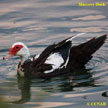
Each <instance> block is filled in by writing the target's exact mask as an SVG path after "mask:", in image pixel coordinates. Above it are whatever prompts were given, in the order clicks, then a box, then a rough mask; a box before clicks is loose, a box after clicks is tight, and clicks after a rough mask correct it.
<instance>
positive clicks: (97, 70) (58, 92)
mask: <svg viewBox="0 0 108 108" xmlns="http://www.w3.org/2000/svg"><path fill="white" fill-rule="evenodd" d="M79 1H81V0H77V1H74V0H0V96H2V97H3V98H4V99H5V101H6V102H11V103H12V104H11V106H13V107H24V108H48V107H56V108H72V107H76V108H78V107H82V108H86V107H87V105H86V104H87V102H89V101H91V102H95V101H99V102H103V101H105V102H107V98H106V97H102V96H101V93H102V92H103V91H106V90H107V89H108V56H107V55H108V44H107V41H106V43H105V44H104V45H103V46H102V48H101V49H100V50H98V51H97V52H96V53H95V54H94V57H93V59H92V60H90V62H89V63H88V64H87V65H86V68H87V70H79V71H77V72H76V71H75V72H74V75H64V76H60V77H56V78H53V79H49V80H41V79H35V80H32V81H30V80H29V79H24V78H18V77H17V72H16V67H17V64H18V62H19V58H16V57H14V58H12V59H9V60H8V61H3V60H2V57H3V56H5V55H6V54H7V52H8V50H9V48H10V47H11V45H12V44H13V43H14V42H17V41H21V42H24V43H25V44H26V45H27V46H28V47H29V48H30V52H31V54H32V55H34V54H39V53H41V51H42V50H43V49H44V48H46V47H47V46H48V45H49V44H52V43H54V42H58V41H61V40H63V39H64V38H66V37H69V36H72V35H75V34H78V33H81V32H86V33H87V34H85V35H83V36H80V37H77V38H75V39H74V40H73V45H76V44H80V43H82V42H85V41H87V40H88V39H90V38H92V37H94V36H101V35H103V34H105V33H107V31H108V20H107V19H108V14H107V6H105V7H79V6H78V2H79ZM82 1H83V2H84V1H85V0H82ZM95 1H96V2H98V0H95ZM86 2H90V1H89V0H86ZM91 2H94V1H91ZM103 2H105V3H106V4H107V5H108V2H107V1H106V0H103ZM92 16H93V17H92ZM94 16H95V17H94ZM107 107H108V105H107V106H105V108H107Z"/></svg>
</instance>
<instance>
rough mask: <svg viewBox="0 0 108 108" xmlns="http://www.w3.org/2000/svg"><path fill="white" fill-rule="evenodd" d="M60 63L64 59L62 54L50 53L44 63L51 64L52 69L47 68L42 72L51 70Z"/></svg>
mask: <svg viewBox="0 0 108 108" xmlns="http://www.w3.org/2000/svg"><path fill="white" fill-rule="evenodd" d="M62 63H64V60H63V58H62V56H61V55H60V54H59V53H53V54H51V55H50V56H49V57H48V58H47V59H46V61H45V64H51V65H52V69H51V70H47V71H45V72H44V73H50V72H53V71H54V70H55V69H58V68H59V67H60V66H61V65H62Z"/></svg>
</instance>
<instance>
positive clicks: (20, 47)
mask: <svg viewBox="0 0 108 108" xmlns="http://www.w3.org/2000/svg"><path fill="white" fill-rule="evenodd" d="M13 56H20V57H21V58H26V59H27V58H28V57H29V56H30V52H29V49H28V47H27V46H26V45H25V44H24V43H22V42H16V43H14V44H13V45H12V47H11V48H10V50H9V52H8V55H7V56H5V57H3V59H4V60H6V59H8V58H10V57H13Z"/></svg>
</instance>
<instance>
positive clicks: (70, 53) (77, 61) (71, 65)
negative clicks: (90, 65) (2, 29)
mask: <svg viewBox="0 0 108 108" xmlns="http://www.w3.org/2000/svg"><path fill="white" fill-rule="evenodd" d="M71 38H72V37H70V38H67V39H65V40H63V41H61V42H59V43H58V44H53V45H50V46H48V47H47V48H46V49H45V50H44V51H43V52H42V53H41V54H40V56H39V57H38V58H37V59H35V60H34V59H33V61H28V62H27V61H25V62H24V63H23V65H21V67H22V68H23V69H24V73H25V75H29V76H32V77H39V78H47V77H53V76H57V75H61V74H64V73H67V72H72V71H73V69H80V68H85V64H86V63H87V62H88V61H89V60H90V59H91V58H92V54H93V53H95V52H96V51H97V50H98V49H99V48H100V47H101V46H102V45H103V44H104V42H105V40H106V38H107V35H103V36H101V37H98V38H92V39H91V40H89V41H87V42H85V43H82V44H80V45H77V46H72V42H71ZM54 53H59V54H60V55H61V57H62V58H63V60H64V63H62V64H61V65H60V67H62V68H57V69H55V70H53V72H49V73H45V71H47V70H51V69H52V68H53V65H52V64H46V63H45V61H46V60H47V58H48V57H49V56H50V55H51V54H54ZM68 59H69V60H68ZM66 62H67V65H66V67H65V66H63V65H64V64H65V63H66Z"/></svg>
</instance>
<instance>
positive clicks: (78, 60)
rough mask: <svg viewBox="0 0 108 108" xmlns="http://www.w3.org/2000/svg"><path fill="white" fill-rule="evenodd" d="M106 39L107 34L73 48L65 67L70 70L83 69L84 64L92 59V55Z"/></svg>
mask: <svg viewBox="0 0 108 108" xmlns="http://www.w3.org/2000/svg"><path fill="white" fill-rule="evenodd" d="M106 38H107V34H105V35H103V36H100V37H98V38H92V39H91V40H89V41H87V42H85V43H82V44H80V45H78V46H73V47H72V48H71V51H70V58H69V62H68V65H67V67H68V68H70V69H71V68H72V69H73V68H83V67H85V64H86V63H87V62H88V61H89V60H90V59H91V58H92V54H93V53H95V52H96V51H97V50H98V49H99V48H100V47H101V46H102V45H103V44H104V42H105V40H106Z"/></svg>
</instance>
